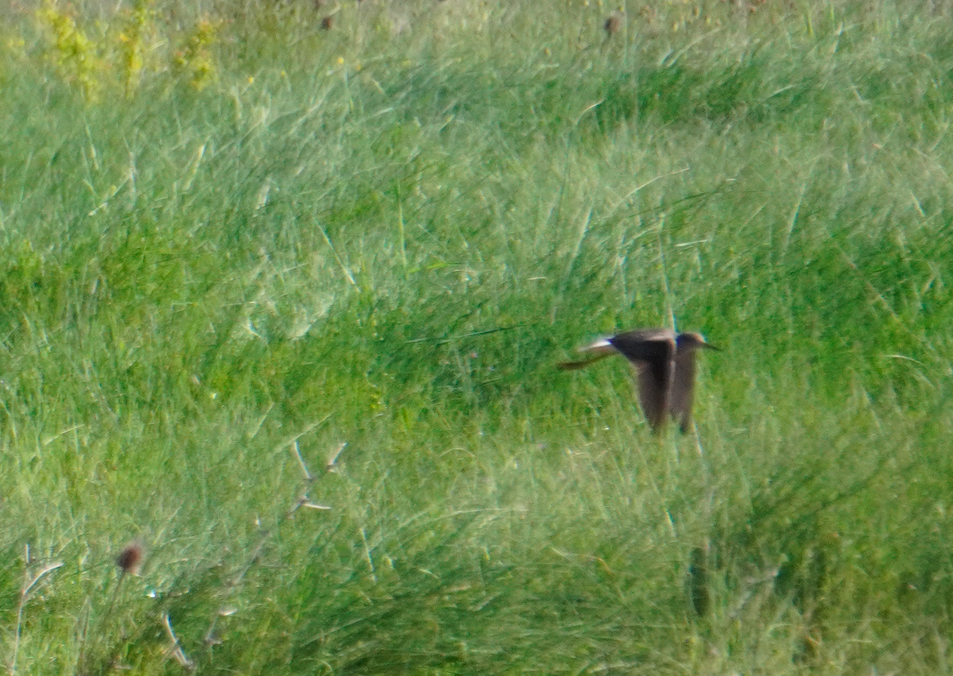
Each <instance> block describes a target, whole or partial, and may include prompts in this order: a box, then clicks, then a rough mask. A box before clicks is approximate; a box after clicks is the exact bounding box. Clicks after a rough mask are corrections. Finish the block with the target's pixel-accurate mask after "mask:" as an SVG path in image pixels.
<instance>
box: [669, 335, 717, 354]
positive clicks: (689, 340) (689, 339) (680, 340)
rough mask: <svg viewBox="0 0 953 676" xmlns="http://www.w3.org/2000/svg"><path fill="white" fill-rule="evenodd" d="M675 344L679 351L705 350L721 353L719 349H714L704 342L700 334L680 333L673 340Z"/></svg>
mask: <svg viewBox="0 0 953 676" xmlns="http://www.w3.org/2000/svg"><path fill="white" fill-rule="evenodd" d="M675 343H676V345H677V347H678V349H679V350H682V349H688V350H696V349H699V348H705V349H706V350H718V351H719V352H720V351H721V348H719V347H715V346H714V345H712V344H711V343H709V342H706V341H705V337H704V336H703V335H702V334H700V333H680V334H678V337H677V338H676V339H675Z"/></svg>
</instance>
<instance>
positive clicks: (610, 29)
mask: <svg viewBox="0 0 953 676" xmlns="http://www.w3.org/2000/svg"><path fill="white" fill-rule="evenodd" d="M603 28H605V29H606V34H607V35H608V36H609V37H612V36H613V35H615V34H616V33H618V32H619V31H620V30H621V29H622V14H621V13H619V12H613V13H612V14H610V15H609V18H608V19H606V22H605V25H604V26H603Z"/></svg>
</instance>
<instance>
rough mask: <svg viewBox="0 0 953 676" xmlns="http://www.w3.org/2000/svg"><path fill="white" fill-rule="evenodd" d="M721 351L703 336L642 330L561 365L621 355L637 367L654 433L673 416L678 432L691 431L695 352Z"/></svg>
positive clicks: (604, 342) (576, 365) (641, 398)
mask: <svg viewBox="0 0 953 676" xmlns="http://www.w3.org/2000/svg"><path fill="white" fill-rule="evenodd" d="M701 348H705V349H708V350H717V349H718V348H717V347H715V346H714V345H711V344H709V343H707V342H705V339H704V338H703V337H702V335H701V334H700V333H675V332H674V331H672V330H670V329H639V330H637V331H627V332H625V333H620V334H619V335H617V336H612V337H611V338H604V339H602V340H598V341H596V342H595V343H593V344H592V345H587V346H586V347H582V348H580V349H579V351H580V352H585V353H587V354H589V355H591V356H590V357H589V358H587V359H583V360H582V361H571V362H564V363H562V364H559V368H561V369H566V370H574V369H581V368H583V367H585V366H589V364H592V363H593V362H597V361H599V360H600V359H604V358H605V357H608V356H610V355H613V354H616V353H619V354H621V355H622V356H623V357H625V358H626V359H628V360H629V361H630V362H632V366H634V367H635V371H636V380H637V381H638V389H639V403H640V404H641V405H642V411H643V413H645V417H646V419H647V420H648V422H649V425H651V426H652V430H653V431H656V432H657V431H658V430H659V429H661V427H662V425H663V424H664V423H665V417H666V415H667V414H670V415H671V416H672V417H673V418H675V419H676V420H678V424H679V429H681V431H682V432H686V431H688V427H689V426H690V425H691V422H692V395H693V392H694V389H695V350H698V349H701Z"/></svg>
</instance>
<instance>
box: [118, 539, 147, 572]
mask: <svg viewBox="0 0 953 676" xmlns="http://www.w3.org/2000/svg"><path fill="white" fill-rule="evenodd" d="M145 553H146V550H145V548H144V547H143V546H142V543H141V542H139V541H138V540H136V541H133V542H130V543H129V544H128V545H126V546H125V547H124V548H123V550H122V551H121V552H119V556H117V557H116V565H117V566H119V567H120V568H121V569H122V572H123V573H130V574H132V575H138V574H139V569H140V568H141V567H142V559H143V558H145Z"/></svg>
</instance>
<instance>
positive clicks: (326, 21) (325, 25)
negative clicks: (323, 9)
mask: <svg viewBox="0 0 953 676" xmlns="http://www.w3.org/2000/svg"><path fill="white" fill-rule="evenodd" d="M332 28H334V17H333V16H326V17H324V18H323V19H321V29H322V30H326V31H329V30H331V29H332Z"/></svg>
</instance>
